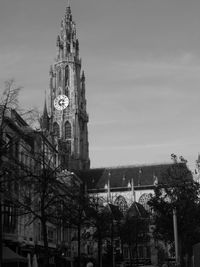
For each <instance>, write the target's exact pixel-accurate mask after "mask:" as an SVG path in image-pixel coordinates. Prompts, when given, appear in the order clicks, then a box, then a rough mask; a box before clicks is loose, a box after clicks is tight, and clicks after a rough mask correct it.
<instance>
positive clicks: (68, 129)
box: [65, 121, 72, 139]
mask: <svg viewBox="0 0 200 267" xmlns="http://www.w3.org/2000/svg"><path fill="white" fill-rule="evenodd" d="M71 136H72V127H71V124H70V122H69V121H66V122H65V139H69V138H71Z"/></svg>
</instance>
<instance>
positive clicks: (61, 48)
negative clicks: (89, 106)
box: [48, 6, 90, 170]
mask: <svg viewBox="0 0 200 267" xmlns="http://www.w3.org/2000/svg"><path fill="white" fill-rule="evenodd" d="M56 46H57V55H56V59H55V62H54V64H53V65H52V66H51V67H50V72H49V74H50V118H49V127H48V128H49V132H50V133H51V134H52V135H54V136H55V138H57V140H58V150H59V156H60V161H61V165H62V167H63V168H65V169H68V170H85V169H89V166H90V160H89V151H88V146H89V144H88V128H87V123H88V114H87V112H86V98H85V75H84V72H83V71H81V59H80V57H79V42H78V39H77V37H76V25H75V22H74V21H73V19H72V14H71V8H70V6H68V7H67V8H66V11H65V15H64V17H63V19H62V20H61V28H60V34H59V35H58V37H57V41H56Z"/></svg>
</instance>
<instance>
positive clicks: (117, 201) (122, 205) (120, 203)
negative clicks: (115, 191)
mask: <svg viewBox="0 0 200 267" xmlns="http://www.w3.org/2000/svg"><path fill="white" fill-rule="evenodd" d="M115 205H117V206H119V209H120V211H121V212H122V213H125V212H126V211H127V209H128V204H127V202H126V199H125V198H124V197H123V196H118V197H117V198H116V199H115Z"/></svg>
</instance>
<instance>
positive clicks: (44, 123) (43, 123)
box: [41, 91, 49, 130]
mask: <svg viewBox="0 0 200 267" xmlns="http://www.w3.org/2000/svg"><path fill="white" fill-rule="evenodd" d="M41 128H42V129H43V130H48V129H49V115H48V112H47V103H46V91H45V100H44V109H43V115H42V117H41Z"/></svg>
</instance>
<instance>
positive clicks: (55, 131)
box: [53, 122, 60, 137]
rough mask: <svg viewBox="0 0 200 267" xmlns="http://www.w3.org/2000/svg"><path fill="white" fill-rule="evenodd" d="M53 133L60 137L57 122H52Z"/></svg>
mask: <svg viewBox="0 0 200 267" xmlns="http://www.w3.org/2000/svg"><path fill="white" fill-rule="evenodd" d="M53 133H54V134H55V135H56V136H57V137H60V129H59V125H58V123H57V122H54V124H53Z"/></svg>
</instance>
